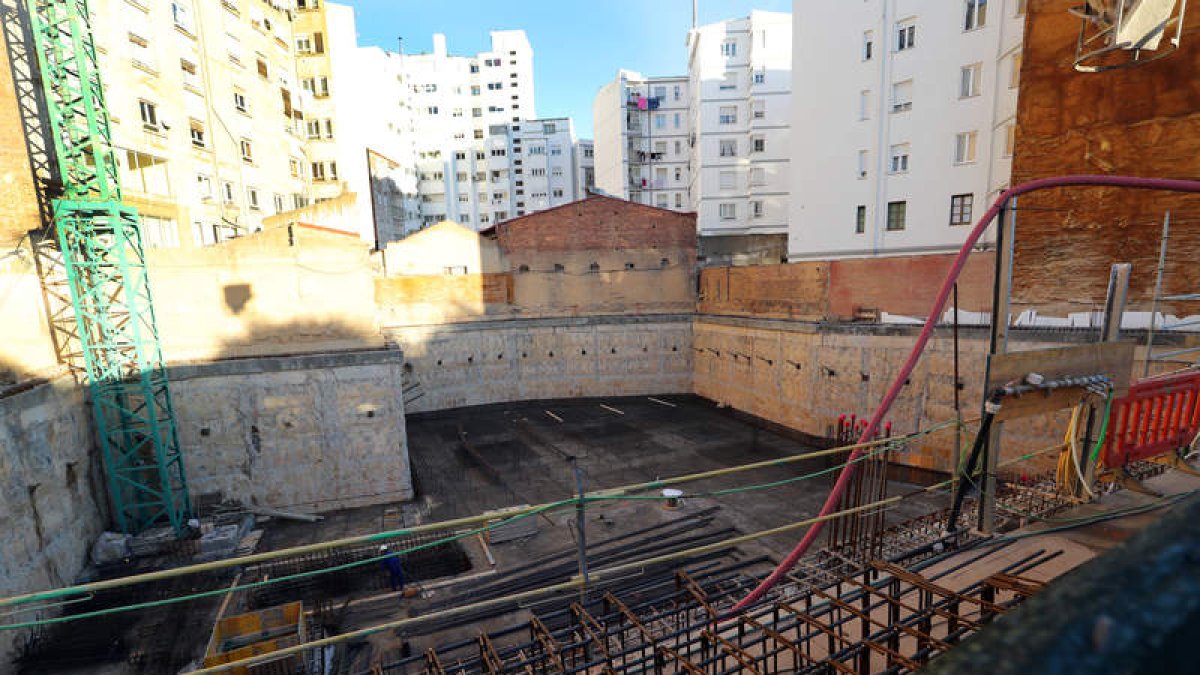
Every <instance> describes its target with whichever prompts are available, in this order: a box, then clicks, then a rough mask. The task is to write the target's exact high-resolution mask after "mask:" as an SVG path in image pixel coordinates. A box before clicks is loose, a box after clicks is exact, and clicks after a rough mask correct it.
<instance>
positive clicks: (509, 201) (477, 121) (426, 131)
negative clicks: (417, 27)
mask: <svg viewBox="0 0 1200 675" xmlns="http://www.w3.org/2000/svg"><path fill="white" fill-rule="evenodd" d="M401 58H402V59H403V67H404V73H405V77H406V80H407V82H408V85H409V96H410V102H411V105H412V108H413V110H414V114H415V116H416V118H415V122H414V128H415V130H416V138H417V158H418V166H419V170H420V183H419V192H420V195H421V205H420V220H421V225H422V226H428V225H432V224H433V223H436V222H439V221H441V220H445V219H450V220H455V221H457V222H460V223H463V224H464V225H468V226H470V227H474V228H476V229H483V228H485V227H488V226H489V225H490V224H491V223H494V222H496V220H497V219H500V220H503V219H504V218H509V217H512V214H513V212H514V211H513V209H514V206H515V203H516V201H517V200H516V199H514V197H515V196H516V194H515V188H516V185H515V173H514V171H513V169H514V167H511V166H509V157H510V147H511V143H510V140H511V139H510V138H509V133H510V132H512V133H519V132H520V131H521V129H520V123H521V121H522V120H525V119H534V118H536V117H537V114H536V107H535V103H534V90H533V48H532V47H531V46H530V45H529V40H528V39H527V38H526V36H525V32H524V31H520V30H516V31H493V32H492V33H491V49H490V50H488V51H485V52H480V53H479V54H476V55H474V56H453V55H451V54H449V53H448V52H447V50H446V37H445V36H444V35H440V34H438V35H434V36H433V51H432V53H428V54H406V55H403V56H402V57H401ZM510 124H516V127H515V128H510V127H509V125H510ZM493 131H496V132H497V133H496V134H493ZM514 138H515V136H514ZM497 195H499V196H497Z"/></svg>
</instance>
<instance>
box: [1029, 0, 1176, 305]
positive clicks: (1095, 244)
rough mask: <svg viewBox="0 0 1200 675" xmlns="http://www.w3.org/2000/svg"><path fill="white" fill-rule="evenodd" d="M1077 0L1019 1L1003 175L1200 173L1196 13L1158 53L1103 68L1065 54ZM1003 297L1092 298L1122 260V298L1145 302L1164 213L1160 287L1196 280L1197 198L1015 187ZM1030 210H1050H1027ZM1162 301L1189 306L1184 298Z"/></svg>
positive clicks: (1061, 301) (1095, 300)
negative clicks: (1174, 46) (1016, 86)
mask: <svg viewBox="0 0 1200 675" xmlns="http://www.w3.org/2000/svg"><path fill="white" fill-rule="evenodd" d="M1078 4H1079V2H1077V0H1031V1H1030V2H1029V14H1028V21H1027V24H1026V37H1025V52H1024V58H1023V67H1022V72H1021V90H1020V103H1019V105H1018V114H1017V124H1018V130H1017V143H1016V152H1015V155H1014V159H1013V181H1012V182H1013V184H1019V183H1023V182H1026V181H1029V180H1032V179H1035V178H1043V177H1047V176H1056V175H1067V174H1080V173H1088V174H1121V175H1132V176H1145V177H1164V178H1193V179H1197V178H1200V80H1198V79H1197V73H1200V12H1196V11H1192V12H1188V15H1187V21H1186V26H1185V32H1184V36H1183V43H1182V47H1181V48H1180V50H1179V51H1178V52H1176V53H1175V54H1172V55H1170V56H1167V57H1166V58H1164V59H1162V60H1160V61H1156V62H1153V63H1148V64H1144V65H1139V66H1136V67H1133V68H1127V69H1122V70H1115V71H1108V72H1104V73H1079V72H1076V71H1075V70H1074V69H1073V68H1072V66H1071V62H1072V60H1073V58H1074V53H1075V52H1074V50H1075V41H1076V36H1077V35H1078V31H1079V19H1077V18H1075V17H1072V16H1070V15H1069V14H1068V13H1067V9H1068V8H1069V7H1072V6H1074V5H1078ZM1020 206H1021V207H1030V208H1029V210H1022V211H1021V212H1020V214H1019V216H1018V236H1017V269H1016V274H1015V279H1014V287H1015V294H1014V299H1015V300H1016V301H1017V302H1019V303H1022V304H1027V305H1037V306H1039V308H1040V309H1041V310H1042V311H1044V312H1047V313H1059V314H1062V313H1065V312H1066V311H1082V310H1087V309H1091V308H1093V307H1094V306H1096V305H1097V304H1101V303H1103V301H1104V294H1105V288H1106V285H1107V282H1108V271H1109V266H1110V265H1111V264H1112V263H1114V262H1132V263H1133V278H1132V279H1131V281H1130V289H1131V301H1132V303H1133V306H1134V307H1135V308H1140V309H1148V301H1149V298H1150V296H1151V294H1152V292H1153V287H1154V276H1155V269H1156V266H1157V261H1158V250H1159V235H1160V233H1161V228H1162V219H1163V213H1164V211H1167V210H1170V211H1171V212H1172V219H1173V221H1174V223H1175V227H1173V228H1172V231H1171V239H1170V244H1171V247H1170V253H1169V264H1168V268H1167V273H1166V276H1165V277H1164V284H1165V291H1166V293H1167V294H1173V293H1184V292H1196V291H1197V290H1200V266H1197V265H1196V264H1195V260H1196V259H1197V257H1198V256H1200V227H1196V226H1195V222H1196V220H1197V219H1198V218H1200V196H1179V195H1171V194H1167V193H1161V192H1143V191H1132V190H1116V189H1068V190H1055V191H1047V192H1041V193H1036V194H1033V195H1030V196H1027V197H1023V198H1022V199H1021V202H1020ZM1037 209H1050V210H1042V211H1039V210H1037ZM1167 310H1168V311H1179V312H1182V313H1194V312H1195V305H1194V303H1193V304H1192V305H1191V306H1190V307H1185V306H1178V307H1176V306H1172V305H1168V306H1167Z"/></svg>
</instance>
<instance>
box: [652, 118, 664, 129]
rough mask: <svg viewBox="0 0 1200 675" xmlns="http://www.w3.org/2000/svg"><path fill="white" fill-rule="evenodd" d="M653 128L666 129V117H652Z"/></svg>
mask: <svg viewBox="0 0 1200 675" xmlns="http://www.w3.org/2000/svg"><path fill="white" fill-rule="evenodd" d="M654 128H655V129H666V128H667V116H666V115H655V116H654Z"/></svg>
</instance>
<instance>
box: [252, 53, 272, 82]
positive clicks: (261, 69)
mask: <svg viewBox="0 0 1200 675" xmlns="http://www.w3.org/2000/svg"><path fill="white" fill-rule="evenodd" d="M254 65H255V68H256V69H257V70H258V76H259V77H261V78H262V79H264V80H270V79H271V74H270V73H271V71H270V69H269V68H268V67H267V60H266V59H265V58H263V57H258V58H255V59H254Z"/></svg>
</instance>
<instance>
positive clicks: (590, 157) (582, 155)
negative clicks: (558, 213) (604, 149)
mask: <svg viewBox="0 0 1200 675" xmlns="http://www.w3.org/2000/svg"><path fill="white" fill-rule="evenodd" d="M594 187H596V144H595V142H594V141H592V139H590V138H581V139H579V140H578V141H576V142H575V194H577V195H578V196H579V198H580V199H582V198H584V197H586V196H587V194H588V190H591V189H592V188H594Z"/></svg>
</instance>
